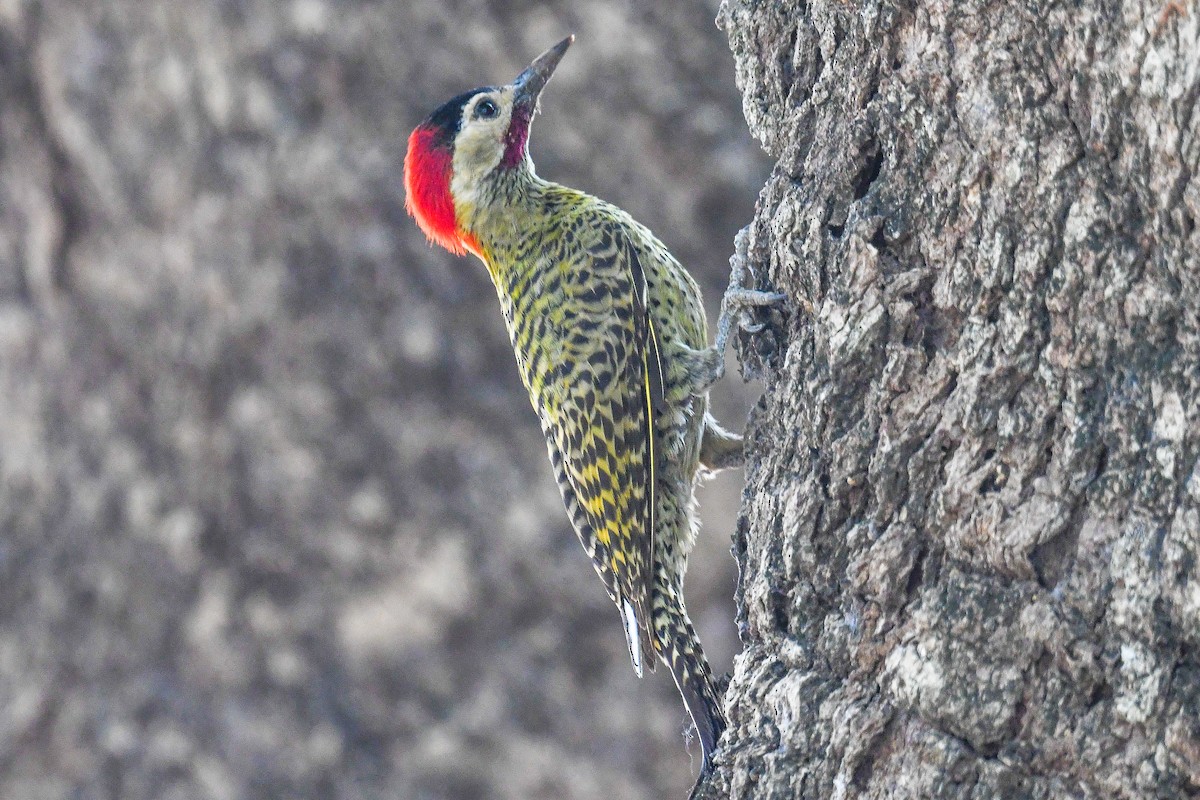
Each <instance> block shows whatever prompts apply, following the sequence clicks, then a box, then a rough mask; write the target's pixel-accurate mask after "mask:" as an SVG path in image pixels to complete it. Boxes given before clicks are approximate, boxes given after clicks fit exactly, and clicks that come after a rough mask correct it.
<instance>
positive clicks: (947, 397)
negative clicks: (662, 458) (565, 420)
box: [698, 0, 1200, 799]
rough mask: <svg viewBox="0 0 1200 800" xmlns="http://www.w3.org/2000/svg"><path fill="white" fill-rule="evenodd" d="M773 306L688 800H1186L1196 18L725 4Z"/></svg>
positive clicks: (760, 351) (1191, 651)
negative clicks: (726, 665)
mask: <svg viewBox="0 0 1200 800" xmlns="http://www.w3.org/2000/svg"><path fill="white" fill-rule="evenodd" d="M720 24H721V25H722V26H723V27H724V28H725V30H726V31H727V32H728V34H729V37H730V40H731V44H732V48H733V52H734V54H735V56H736V58H737V62H738V80H739V85H740V87H741V89H742V91H743V94H744V100H745V112H746V116H747V118H748V120H749V123H750V127H751V130H752V132H753V133H754V135H755V136H756V137H757V138H758V139H759V140H760V141H761V142H762V144H763V146H764V147H765V148H766V149H767V151H768V152H769V153H770V154H771V155H772V156H773V157H774V158H776V159H777V160H778V162H777V166H776V168H775V170H774V173H773V174H772V176H771V178H770V179H769V181H768V183H767V185H766V187H765V189H764V190H763V193H762V195H761V197H760V201H759V208H758V213H757V215H756V217H755V219H754V222H753V224H752V226H751V228H750V259H749V260H750V265H751V267H752V268H753V270H754V271H755V272H756V273H757V274H758V275H759V277H760V282H761V283H762V284H766V285H770V286H772V287H778V288H779V289H782V290H784V291H786V292H787V293H788V294H789V295H790V297H791V303H790V309H789V310H790V312H791V313H790V315H789V316H787V318H786V319H784V320H782V321H777V324H775V325H773V326H771V327H770V328H769V329H768V330H767V331H766V332H765V333H764V334H763V335H760V336H759V337H758V338H757V339H755V340H753V342H752V344H753V346H752V347H750V348H747V349H746V351H744V352H743V356H745V357H747V358H749V360H750V361H751V362H752V364H758V365H761V366H763V367H764V368H765V375H766V377H767V381H768V388H767V392H766V395H765V399H764V400H763V402H762V403H761V405H760V407H759V408H758V409H757V411H756V414H755V417H754V421H753V424H752V428H751V431H750V440H751V452H753V453H755V454H756V458H754V460H753V463H752V464H751V466H750V468H749V469H748V474H747V481H748V488H747V493H746V501H745V505H744V508H743V515H742V519H741V524H740V527H739V531H738V535H737V539H736V544H735V551H736V555H737V557H738V559H739V561H740V566H741V583H740V587H739V591H738V603H739V624H740V629H741V632H742V637H743V642H744V645H745V650H744V652H743V653H742V654H741V655H740V656H739V657H738V659H737V661H736V665H735V671H734V675H733V679H732V684H731V686H730V688H729V692H728V706H729V710H730V715H731V728H730V730H729V731H728V733H727V734H726V737H725V739H724V742H723V748H722V749H723V754H722V757H721V758H720V759H719V760H718V764H719V768H718V770H717V771H716V773H715V775H714V776H713V778H712V779H711V780H710V781H709V783H708V784H707V785H705V786H704V787H701V789H700V791H699V792H698V794H699V795H700V796H702V797H705V798H718V797H721V798H723V797H737V798H750V797H754V798H793V797H803V798H822V799H824V798H849V797H855V798H860V797H871V798H874V797H880V798H882V797H920V798H930V797H939V798H966V797H976V798H996V797H1033V798H1068V797H1096V798H1179V797H1189V796H1195V795H1196V794H1197V793H1198V792H1200V655H1198V650H1197V648H1198V645H1200V582H1198V581H1197V576H1196V571H1197V563H1198V560H1200V543H1198V538H1200V535H1198V530H1200V463H1198V461H1197V457H1198V455H1200V435H1198V431H1200V403H1198V400H1197V398H1198V397H1200V318H1198V308H1200V301H1198V299H1197V298H1198V297H1200V269H1198V268H1197V255H1196V253H1197V250H1198V249H1200V231H1198V230H1197V220H1200V178H1198V177H1197V174H1198V170H1197V167H1198V164H1200V136H1198V135H1197V129H1198V128H1200V115H1198V114H1197V101H1198V99H1200V33H1198V31H1200V9H1198V8H1197V7H1196V6H1195V4H1189V3H1176V2H1167V3H1165V4H1164V3H1162V2H1157V0H1156V2H1142V3H1127V4H1124V5H1122V4H1116V3H1097V2H1084V3H1078V4H1077V3H1055V2H1047V3H1033V2H1030V3H1024V4H1012V3H1007V2H994V1H993V2H950V1H949V0H935V1H933V2H924V3H909V4H905V3H900V4H896V3H889V2H882V3H881V2H873V1H870V0H868V2H865V3H861V4H847V3H845V2H842V1H841V0H836V1H829V2H827V1H826V0H814V1H813V2H809V3H803V2H774V3H758V2H746V1H737V0H730V1H728V2H726V4H725V5H724V7H723V8H722V12H721V16H720Z"/></svg>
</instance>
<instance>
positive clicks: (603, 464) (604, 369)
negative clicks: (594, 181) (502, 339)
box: [548, 221, 663, 674]
mask: <svg viewBox="0 0 1200 800" xmlns="http://www.w3.org/2000/svg"><path fill="white" fill-rule="evenodd" d="M588 228H590V231H589V232H590V233H592V235H593V236H594V241H592V242H589V243H587V244H588V246H586V247H584V248H579V249H576V250H575V252H576V253H578V254H579V255H577V256H575V258H576V259H579V260H580V261H581V262H582V263H575V264H569V265H566V267H567V269H566V274H568V275H570V279H572V282H576V281H577V289H576V290H575V291H573V292H571V296H572V302H571V313H570V314H569V315H568V317H569V324H570V325H571V326H572V328H573V329H572V330H570V331H566V332H565V334H566V335H565V337H564V348H563V350H562V351H561V356H562V360H563V363H562V364H561V365H559V367H560V369H561V370H562V372H561V373H560V376H561V380H556V381H555V383H556V384H557V385H556V386H555V389H556V391H555V392H554V394H556V395H557V399H558V400H559V402H557V403H555V404H554V405H555V406H556V407H557V408H556V409H555V413H552V414H551V415H550V420H549V422H550V424H549V426H548V427H549V430H548V433H550V434H551V437H550V438H551V440H552V441H551V459H552V461H557V462H558V463H556V464H555V466H556V469H557V470H559V475H558V476H557V477H559V479H560V483H563V482H564V481H563V479H565V485H563V494H564V498H565V499H566V501H567V506H568V511H569V512H571V513H572V517H573V522H575V525H576V528H577V529H578V532H579V535H580V539H581V540H582V541H583V542H584V546H585V548H587V549H588V552H589V554H590V555H591V556H592V559H593V561H594V563H595V567H596V570H597V572H599V573H600V576H601V577H602V578H603V579H604V582H605V584H606V588H607V589H608V591H609V595H610V596H611V597H613V599H614V601H615V602H616V603H617V606H618V608H619V609H620V610H621V613H622V617H623V619H624V622H625V628H626V635H627V637H628V639H629V647H630V655H631V658H632V660H633V663H634V668H635V669H637V671H638V673H639V674H640V673H641V671H642V665H643V661H644V658H643V657H647V658H648V659H649V662H650V663H649V665H650V668H651V669H653V666H654V656H653V653H654V650H655V649H656V648H655V647H654V643H653V637H652V633H651V631H652V628H651V625H650V606H651V593H652V591H653V573H654V530H655V524H656V520H655V508H656V496H655V493H656V484H657V480H658V464H659V458H660V454H659V453H658V442H657V440H656V436H655V433H654V429H655V420H656V418H657V416H658V414H659V413H660V409H661V408H662V402H663V372H662V359H661V352H660V350H659V342H658V339H657V335H656V331H655V329H654V325H653V322H652V319H651V316H650V313H649V309H648V302H649V301H648V298H649V291H648V285H647V276H646V274H645V272H644V270H643V268H642V264H641V261H640V259H639V258H638V255H637V252H636V250H635V248H634V247H633V246H632V244H631V243H630V242H629V239H628V236H627V235H626V234H625V232H624V231H623V229H622V228H621V226H620V225H619V223H617V222H615V221H614V222H610V223H609V224H602V225H596V226H588ZM555 451H557V452H555ZM556 456H557V459H556ZM572 501H574V503H575V504H576V508H572V505H573V503H572ZM582 523H586V525H587V527H588V528H589V529H590V530H584V529H583V528H582V527H581V525H582ZM589 544H590V545H591V546H589Z"/></svg>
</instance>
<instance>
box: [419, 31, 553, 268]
mask: <svg viewBox="0 0 1200 800" xmlns="http://www.w3.org/2000/svg"><path fill="white" fill-rule="evenodd" d="M573 41H575V37H574V36H568V37H567V38H566V39H563V40H562V41H561V42H559V43H558V44H556V45H554V47H551V48H550V49H549V50H547V51H546V52H544V53H542V54H541V55H540V56H538V57H537V58H536V59H534V61H533V63H532V64H530V65H529V67H528V68H526V69H525V71H524V72H522V73H521V74H520V75H518V76H517V79H516V80H515V81H513V82H512V83H510V84H508V85H507V86H499V87H495V86H485V87H483V88H480V89H472V90H471V91H469V92H463V93H462V94H460V95H458V96H457V97H453V98H451V99H450V100H448V101H446V102H445V103H443V104H442V105H441V106H440V107H439V108H438V109H437V110H436V111H434V112H433V113H432V114H430V115H429V116H428V117H426V119H425V121H424V122H422V123H421V124H420V125H418V126H417V128H416V130H414V131H413V132H412V135H411V136H409V137H408V154H407V155H406V156H405V157H404V189H405V192H406V198H405V202H404V206H405V208H406V209H408V213H409V214H411V215H412V216H413V218H414V219H415V220H416V221H417V225H419V226H420V228H421V230H422V231H424V233H425V235H426V236H427V237H428V238H429V241H430V242H433V243H436V244H440V245H441V246H442V247H445V248H446V249H447V250H449V251H450V252H452V253H464V252H466V251H467V250H468V249H470V250H475V247H474V246H473V244H472V241H471V236H470V234H469V233H468V232H467V231H465V230H464V229H463V226H462V224H461V223H462V220H461V215H462V213H463V211H464V209H466V208H468V207H474V205H475V204H476V202H477V200H478V198H479V193H480V190H481V189H482V188H483V187H485V186H486V185H487V183H488V182H489V181H490V180H492V179H493V178H494V177H495V176H497V175H498V174H500V173H502V172H503V171H506V170H528V169H530V168H531V162H530V160H529V126H530V123H531V122H532V121H533V115H534V114H535V113H536V112H537V106H538V96H539V95H540V94H541V93H542V89H543V88H544V87H545V86H546V81H548V80H550V76H551V75H552V74H553V73H554V68H555V67H557V66H558V62H559V61H560V60H561V59H562V57H563V53H565V52H566V51H567V48H568V47H570V46H571V42H573Z"/></svg>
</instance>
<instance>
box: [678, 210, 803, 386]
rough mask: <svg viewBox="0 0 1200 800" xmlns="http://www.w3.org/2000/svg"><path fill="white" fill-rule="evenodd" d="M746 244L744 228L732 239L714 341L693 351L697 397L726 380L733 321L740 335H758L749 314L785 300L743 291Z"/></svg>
mask: <svg viewBox="0 0 1200 800" xmlns="http://www.w3.org/2000/svg"><path fill="white" fill-rule="evenodd" d="M748 240H749V234H748V233H747V230H746V229H745V228H743V229H742V230H740V231H738V234H737V236H736V237H734V254H733V256H732V257H731V258H730V259H729V268H730V269H729V272H730V274H729V288H728V289H726V290H725V295H724V297H722V298H721V316H720V317H719V318H718V319H717V341H716V343H715V344H714V345H713V346H712V347H710V348H708V349H706V350H697V351H694V353H695V356H696V359H695V363H694V364H693V366H692V379H693V381H694V385H695V393H696V394H702V393H703V392H706V391H708V389H709V388H711V387H712V385H713V384H715V383H716V382H717V381H719V380H721V378H723V377H724V376H725V348H726V347H728V346H729V334H730V331H731V330H732V328H733V322H734V318H735V317H736V318H737V321H738V327H739V328H741V329H742V330H743V331H745V332H747V333H758V332H759V331H761V330H762V328H763V326H762V325H761V324H760V323H755V322H753V320H752V318H751V316H750V311H751V310H752V309H755V308H762V307H764V306H772V305H775V304H776V303H779V302H781V301H783V300H784V299H786V295H782V294H779V293H777V292H760V291H758V290H756V289H747V288H746V284H747V282H748V278H749V273H750V269H749V267H748V266H747V260H748V255H747V249H748V247H749V242H748Z"/></svg>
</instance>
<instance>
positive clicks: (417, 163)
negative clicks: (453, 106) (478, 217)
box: [404, 127, 466, 255]
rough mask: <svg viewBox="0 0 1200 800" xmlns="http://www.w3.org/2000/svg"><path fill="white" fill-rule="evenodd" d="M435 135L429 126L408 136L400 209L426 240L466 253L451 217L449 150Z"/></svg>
mask: <svg viewBox="0 0 1200 800" xmlns="http://www.w3.org/2000/svg"><path fill="white" fill-rule="evenodd" d="M436 138H437V134H436V132H435V131H433V130H431V129H429V128H424V127H421V128H417V129H416V130H414V131H413V132H412V135H411V136H409V137H408V153H407V154H406V155H405V156H404V191H405V198H404V208H405V209H406V210H407V211H408V213H409V214H410V215H412V217H413V219H415V220H416V221H417V225H418V226H419V227H420V228H421V230H422V231H424V233H425V236H426V237H428V239H429V241H431V242H433V243H435V244H440V245H441V246H442V247H444V248H446V249H447V250H449V251H450V252H451V253H455V254H457V255H461V254H463V253H465V252H466V247H465V246H464V242H463V238H462V236H461V234H460V233H459V230H458V220H457V219H456V218H455V216H454V197H453V196H452V195H451V194H450V173H451V169H452V166H453V158H454V156H453V152H452V151H451V150H449V149H448V148H446V147H441V146H439V145H438V143H437V141H436Z"/></svg>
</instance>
